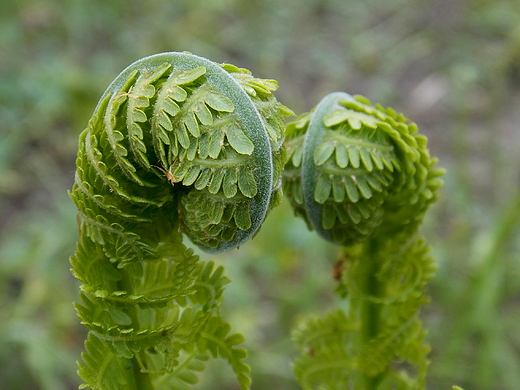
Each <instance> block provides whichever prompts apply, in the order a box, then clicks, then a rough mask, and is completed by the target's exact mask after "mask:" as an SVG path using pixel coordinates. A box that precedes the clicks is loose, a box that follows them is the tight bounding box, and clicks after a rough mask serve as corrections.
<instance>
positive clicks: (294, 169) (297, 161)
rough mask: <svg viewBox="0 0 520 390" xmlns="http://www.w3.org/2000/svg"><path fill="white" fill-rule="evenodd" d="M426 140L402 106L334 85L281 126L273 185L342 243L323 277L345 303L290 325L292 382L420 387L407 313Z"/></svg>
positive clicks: (413, 301) (434, 176)
mask: <svg viewBox="0 0 520 390" xmlns="http://www.w3.org/2000/svg"><path fill="white" fill-rule="evenodd" d="M426 144H427V142H426V138H425V137H424V136H422V135H420V134H419V133H418V130H417V126H416V125H415V124H414V123H411V122H409V121H408V120H407V119H406V118H405V117H404V116H403V115H401V114H398V113H396V112H395V111H393V110H392V109H385V108H383V107H382V106H380V105H376V106H373V105H372V104H371V103H370V102H369V101H368V100H367V99H365V98H362V97H359V96H358V97H352V96H350V95H348V94H346V93H342V92H339V93H333V94H330V95H328V96H326V97H325V98H324V99H323V100H322V101H321V102H320V103H319V104H318V106H317V107H316V108H315V109H314V110H313V111H311V112H310V113H306V114H303V115H301V116H300V117H299V118H297V119H296V121H294V122H292V123H290V124H289V125H288V126H287V140H286V148H287V152H288V162H287V164H286V169H285V171H284V190H285V192H286V193H287V194H288V196H289V199H290V201H291V204H292V206H293V208H294V211H295V213H296V214H297V215H299V216H301V217H302V218H303V219H304V220H305V221H306V223H307V225H308V226H309V228H310V229H312V230H315V231H316V232H317V233H318V234H319V235H320V236H322V237H323V238H324V239H326V240H329V241H331V242H333V243H335V244H337V245H339V246H340V247H342V248H343V249H342V256H341V257H340V259H339V260H338V261H337V262H336V264H335V265H334V270H335V279H336V280H337V281H338V282H339V286H338V288H337V291H338V293H339V294H340V295H341V296H342V297H343V298H345V299H348V301H349V308H350V309H349V312H348V315H347V314H346V313H345V314H344V315H338V314H337V312H334V313H333V314H331V315H328V316H326V317H325V318H324V319H323V320H321V319H311V320H309V321H308V322H307V323H306V324H304V325H303V326H302V327H301V328H300V329H299V330H297V331H296V332H295V334H294V339H295V341H296V343H297V344H298V346H299V347H300V349H301V351H302V356H300V357H299V358H298V359H297V360H296V361H295V363H294V371H295V373H296V375H297V377H298V379H299V380H300V383H301V384H302V386H303V387H304V389H309V390H310V389H315V388H320V389H365V390H375V389H378V390H383V389H394V388H399V389H413V390H422V389H424V388H425V377H426V368H427V366H428V359H427V354H428V351H429V347H428V345H427V344H426V343H425V342H424V336H425V331H424V330H423V329H422V325H421V323H420V321H419V317H418V313H419V310H420V308H421V306H422V305H423V304H424V303H425V302H426V301H427V297H426V296H425V294H424V291H423V288H424V285H425V283H426V282H427V281H428V280H429V279H430V278H431V277H432V276H433V272H434V268H435V267H434V265H433V263H432V260H433V259H432V258H431V256H429V253H428V252H429V249H428V247H427V245H426V243H425V242H424V240H423V239H421V238H420V237H419V236H418V234H417V232H418V227H419V224H420V222H421V220H422V218H423V216H424V213H425V212H426V210H427V209H428V207H429V205H430V204H431V203H432V202H433V201H435V199H436V198H437V193H436V192H437V190H438V188H439V187H440V186H441V184H442V182H441V181H440V179H439V178H438V177H439V176H440V175H442V174H443V170H442V169H438V168H435V165H436V163H437V160H436V159H435V158H431V157H430V155H429V152H428V149H427V148H426ZM345 324H348V326H345ZM331 362H344V364H343V365H342V366H338V365H331V364H330V363H331ZM402 362H408V363H409V365H410V366H411V367H413V369H411V370H410V369H407V367H406V366H405V365H402V364H400V363H402ZM315 367H323V369H322V370H320V371H317V370H316V369H315Z"/></svg>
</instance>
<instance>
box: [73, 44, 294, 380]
mask: <svg viewBox="0 0 520 390" xmlns="http://www.w3.org/2000/svg"><path fill="white" fill-rule="evenodd" d="M276 87H277V84H276V82H275V81H273V80H260V79H256V78H254V77H252V76H251V74H250V73H249V72H248V71H246V70H243V69H239V68H236V67H233V66H231V65H225V66H220V65H217V64H215V63H213V62H210V61H209V60H206V59H204V58H201V57H197V56H194V55H191V54H186V53H164V54H159V55H155V56H152V57H148V58H144V59H142V60H139V61H137V62H136V63H134V64H132V65H130V66H129V67H128V68H127V69H125V70H124V71H123V72H122V73H121V74H120V75H119V76H118V77H117V78H116V79H115V80H114V81H113V82H112V84H111V85H110V86H109V87H108V89H107V90H106V92H105V94H104V95H103V96H102V97H101V99H100V102H99V104H98V106H97V108H96V110H95V112H94V114H93V115H92V118H91V119H90V121H89V123H88V126H87V128H86V129H85V131H84V132H83V133H82V134H81V135H80V141H79V151H78V157H77V160H76V164H77V169H76V177H75V184H74V186H73V188H72V191H71V192H70V196H71V198H72V200H73V201H74V203H75V204H76V207H77V208H78V212H79V221H80V225H79V229H80V242H79V243H78V246H77V250H76V254H75V255H74V256H73V257H72V258H71V264H72V266H73V269H72V272H73V274H74V275H75V277H76V278H77V279H78V280H80V281H81V282H82V283H83V284H82V286H81V303H78V304H76V310H77V312H78V316H79V317H80V319H81V323H82V324H83V325H85V326H86V327H87V328H88V329H89V330H90V332H89V336H88V338H87V341H86V344H85V347H86V352H85V353H84V354H83V363H80V370H79V375H80V376H81V378H82V379H83V380H84V381H85V384H84V385H82V387H85V388H91V389H116V388H125V389H134V388H135V389H152V388H153V389H166V388H186V387H187V386H188V384H194V383H196V382H197V381H198V379H197V376H196V374H195V373H194V372H200V371H202V369H203V368H204V364H203V363H204V361H206V360H207V359H208V357H209V355H211V356H212V357H214V358H216V357H221V358H223V359H226V360H227V361H228V362H229V364H230V365H231V367H232V368H233V371H234V372H235V374H236V376H237V379H238V381H239V383H240V386H241V388H242V389H248V388H249V386H250V383H251V379H250V376H249V373H250V369H249V366H247V365H246V364H245V363H244V362H243V360H244V359H245V358H246V356H247V354H246V352H245V350H243V349H240V348H236V345H237V344H241V343H242V342H243V337H242V336H241V335H240V334H230V331H231V326H230V325H229V324H228V323H226V322H224V321H223V320H222V318H221V315H220V305H221V301H222V293H223V291H224V286H225V285H226V284H227V283H228V282H229V280H228V279H227V278H226V277H225V276H224V275H223V268H222V267H215V265H214V263H213V262H208V263H204V262H202V261H200V260H199V257H198V256H197V255H195V254H194V253H193V249H188V248H187V247H186V246H184V244H183V242H182V234H181V232H183V233H185V234H186V235H187V236H188V237H189V238H190V239H191V241H192V242H193V243H195V244H197V245H199V246H201V248H202V249H204V250H208V251H213V252H215V251H223V250H227V249H232V248H235V247H236V246H238V245H240V244H242V243H243V242H244V241H245V240H247V239H248V238H249V237H250V236H251V235H252V234H254V233H255V232H256V230H258V228H259V227H260V225H261V224H262V222H263V220H264V218H265V215H266V213H267V211H268V209H269V208H271V207H273V206H274V205H276V203H277V200H278V199H279V197H280V195H278V194H279V193H280V191H281V189H280V184H279V182H280V180H281V179H280V173H281V166H282V165H283V161H284V152H283V149H282V145H283V136H284V132H283V127H282V125H283V118H284V116H285V115H289V114H290V110H288V109H287V108H285V107H284V106H282V105H281V104H280V103H278V102H277V101H276V99H275V98H274V97H273V95H272V91H273V90H275V89H276ZM273 194H274V195H273Z"/></svg>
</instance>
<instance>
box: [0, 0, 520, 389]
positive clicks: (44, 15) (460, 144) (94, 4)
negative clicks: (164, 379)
mask: <svg viewBox="0 0 520 390" xmlns="http://www.w3.org/2000/svg"><path fill="white" fill-rule="evenodd" d="M163 51H190V52H192V53H194V54H198V55H202V56H205V57H208V58H210V59H212V60H214V61H216V62H229V63H233V64H235V65H237V66H240V67H245V68H248V69H250V70H251V71H252V72H253V74H254V75H255V76H257V77H263V78H273V79H276V80H278V81H279V83H280V88H279V91H278V93H277V97H278V98H279V100H281V101H282V102H283V103H284V104H286V105H287V106H289V107H291V108H292V109H293V110H294V111H295V112H297V113H301V112H303V111H305V110H309V109H310V108H312V107H313V106H314V105H315V104H316V103H317V102H318V101H319V100H320V99H321V98H322V97H323V96H324V95H325V94H327V93H329V92H333V91H339V90H341V91H347V92H349V93H351V94H362V95H365V96H367V97H369V98H370V99H371V100H372V101H373V102H379V103H381V104H383V105H385V106H392V107H393V108H395V109H396V110H397V111H401V112H404V113H405V115H406V116H407V117H408V118H410V119H412V120H413V121H415V122H417V124H418V125H419V128H420V129H421V131H422V132H423V133H424V134H426V135H427V136H428V138H429V146H430V150H431V152H432V154H433V155H436V156H438V157H439V158H440V165H441V166H442V167H445V168H446V169H447V171H448V173H447V175H446V176H445V186H444V187H443V189H442V194H441V198H440V200H439V201H438V202H437V203H436V204H435V206H434V207H433V209H432V210H431V213H430V214H429V215H428V217H427V219H426V221H425V223H424V226H423V233H424V234H425V235H426V236H427V237H428V239H429V241H430V243H431V246H432V251H433V253H434V254H435V256H436V261H437V263H438V267H439V268H438V272H437V276H436V278H435V279H434V280H433V281H432V282H431V283H430V284H429V286H428V289H429V294H430V296H431V297H432V302H431V303H430V304H429V305H427V306H426V307H425V309H424V311H423V313H422V315H423V319H424V323H425V326H426V327H427V328H428V329H429V333H428V340H429V342H430V343H431V345H432V354H431V366H430V374H429V381H428V389H432V390H434V389H435V390H437V389H449V388H451V385H453V384H457V385H460V386H463V387H466V389H480V390H488V389H490V390H491V389H493V390H499V389H507V390H516V389H518V388H519V386H520V385H519V384H520V248H519V247H520V239H519V238H520V237H519V234H520V229H519V220H520V197H519V191H518V187H519V180H520V175H519V170H520V164H519V162H520V153H519V152H518V149H519V147H520V131H519V127H520V2H519V1H517V0H450V1H447V0H384V1H383V0H380V1H377V0H284V1H275V0H263V1H261V0H206V1H205V0H179V1H174V0H149V1H134V0H54V1H51V0H2V4H1V6H0V388H1V389H5V390H17V389H24V390H26V389H34V390H39V389H42V390H68V389H74V388H77V386H78V384H79V379H78V378H77V376H76V373H75V371H76V360H77V359H78V358H79V355H80V352H81V350H82V348H83V345H82V343H83V340H84V338H85V333H86V331H85V329H84V328H83V327H82V326H80V325H79V321H78V319H77V317H76V316H75V312H74V309H73V307H72V301H73V300H75V299H77V297H78V283H77V282H76V281H75V280H74V279H73V277H72V276H71V274H70V272H69V263H68V257H69V256H70V255H71V254H72V253H73V251H74V247H75V241H76V238H77V228H76V218H75V209H74V206H73V204H72V202H71V201H70V200H69V198H68V196H67V192H66V191H67V189H68V188H70V187H71V185H72V181H73V175H74V160H75V154H76V149H77V138H78V135H79V133H80V131H81V130H83V128H84V127H85V126H86V123H87V120H88V118H89V117H90V115H91V113H92V111H93V109H94V107H95V105H96V103H97V100H98V98H99V97H100V96H101V94H102V92H103V91H104V89H105V88H106V86H107V85H108V84H109V83H110V81H111V80H112V79H113V78H114V77H115V76H116V75H117V74H118V73H119V72H120V71H121V70H122V69H123V68H124V67H126V66H127V65H128V64H130V63H131V62H133V61H135V60H137V59H138V58H141V57H143V56H146V55H150V54H154V53H158V52H163ZM336 255H337V250H336V248H334V247H332V246H330V245H328V244H325V243H324V242H322V241H321V240H319V239H318V238H316V237H315V236H314V235H313V234H310V233H308V232H307V231H306V228H305V226H304V224H303V223H302V222H301V221H299V220H297V219H295V218H293V216H292V212H291V210H290V209H289V207H288V205H287V203H284V204H283V205H282V206H280V207H279V208H278V209H277V210H276V211H274V212H273V213H272V215H271V216H270V218H269V220H268V221H267V223H266V224H265V226H264V227H263V229H262V231H261V232H260V234H259V235H258V236H257V237H256V238H255V239H254V240H253V241H252V242H250V243H248V244H246V245H244V246H243V247H242V249H241V250H240V251H239V252H236V251H235V252H233V253H230V254H225V255H220V256H218V257H213V260H215V261H217V262H219V263H221V264H224V265H225V267H226V272H227V274H228V275H229V277H230V278H231V279H232V280H233V283H232V284H231V285H230V286H229V287H228V289H227V291H226V294H225V307H224V311H225V316H226V318H227V319H228V320H229V321H230V322H231V323H232V324H233V326H234V330H235V331H237V332H241V333H243V334H245V335H246V338H247V342H246V346H247V348H249V350H250V357H249V360H248V362H249V364H250V365H251V366H252V369H253V389H263V388H270V389H281V390H289V389H291V390H292V389H298V388H299V387H298V385H297V383H296V382H295V380H294V377H293V375H292V371H291V368H290V362H291V360H292V359H293V357H294V356H295V354H296V350H295V347H294V346H293V344H292V342H291V340H290V332H291V329H293V328H294V327H295V326H296V325H297V324H298V321H299V320H300V319H301V318H303V317H305V316H306V315H309V314H311V313H315V314H323V313H325V311H326V310H327V309H328V308H331V307H335V306H336V305H338V301H337V299H336V298H335V297H334V295H333V290H334V287H335V285H334V281H333V279H332V276H331V267H332V263H333V262H334V259H335V257H336ZM195 388H196V389H237V385H236V382H235V380H234V379H233V376H232V373H231V370H230V369H229V368H227V367H226V366H225V364H223V363H221V362H219V361H214V362H212V363H211V364H210V365H209V367H208V368H207V370H206V371H205V372H204V374H203V375H202V376H201V380H200V383H199V384H198V385H197V386H195Z"/></svg>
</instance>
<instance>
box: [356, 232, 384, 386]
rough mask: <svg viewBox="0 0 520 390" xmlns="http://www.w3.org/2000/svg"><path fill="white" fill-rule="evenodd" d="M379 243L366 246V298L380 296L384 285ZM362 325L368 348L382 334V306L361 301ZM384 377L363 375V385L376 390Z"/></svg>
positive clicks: (362, 335) (373, 240) (362, 334)
mask: <svg viewBox="0 0 520 390" xmlns="http://www.w3.org/2000/svg"><path fill="white" fill-rule="evenodd" d="M378 247H379V243H378V241H377V239H372V240H370V241H369V242H367V244H366V248H367V252H368V256H367V258H366V259H364V260H365V261H367V264H366V267H365V273H364V275H363V281H362V283H363V285H362V288H363V291H364V293H365V295H366V296H369V297H377V296H379V294H380V292H381V290H382V285H381V283H382V282H381V280H379V278H378V277H377V274H378V272H379V269H380V267H381V263H382V262H381V258H380V253H379V251H378ZM359 314H360V320H361V321H360V323H361V348H364V347H365V346H367V345H368V344H369V343H370V342H371V341H372V340H373V339H374V338H376V337H377V335H378V334H379V332H380V327H381V304H380V303H376V302H373V301H372V300H369V299H363V298H362V299H361V302H360V311H359ZM381 378H382V375H381V374H379V375H376V376H371V375H367V374H363V383H364V389H365V390H376V389H377V387H378V385H379V383H380V381H381Z"/></svg>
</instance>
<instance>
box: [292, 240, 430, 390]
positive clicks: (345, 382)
mask: <svg viewBox="0 0 520 390" xmlns="http://www.w3.org/2000/svg"><path fill="white" fill-rule="evenodd" d="M366 244H367V245H368V244H369V243H366ZM372 244H373V243H372ZM402 244H403V242H395V241H390V240H389V241H387V242H386V243H385V244H384V245H382V246H381V247H380V248H379V249H378V251H379V253H377V254H374V253H373V252H372V254H371V255H369V254H368V253H369V252H368V251H363V250H361V251H360V250H359V248H355V249H354V248H350V249H345V251H346V252H347V253H346V256H345V259H344V260H343V261H345V262H346V264H345V267H346V268H347V269H348V272H345V273H344V274H343V275H341V283H342V284H344V287H345V289H346V290H347V291H348V292H349V297H350V300H351V302H350V307H349V311H348V315H347V314H346V313H345V312H343V311H341V310H336V311H333V312H331V313H329V314H327V315H326V316H324V317H322V318H319V317H318V318H313V319H311V320H309V321H307V322H306V323H304V324H302V325H301V326H300V327H299V328H298V329H297V330H296V331H295V332H294V333H293V340H294V341H295V342H296V344H297V345H298V347H299V348H300V352H301V355H300V356H299V357H298V358H297V359H296V360H295V362H294V366H293V369H294V372H295V374H296V376H297V378H298V380H299V382H300V384H301V385H302V386H303V388H304V389H358V388H365V386H366V381H367V378H369V379H368V380H370V378H374V380H377V381H378V383H379V385H378V387H377V388H378V389H394V388H403V389H408V390H410V389H414V390H420V389H424V388H425V378H426V369H427V366H428V359H427V355H428V353H429V351H430V349H429V346H428V345H427V344H426V342H425V333H426V332H425V331H424V329H423V327H422V324H421V321H420V318H419V311H420V308H421V306H422V305H423V304H424V303H425V302H427V301H428V297H427V296H426V295H425V292H424V285H425V284H426V282H427V281H428V280H430V279H431V278H432V277H433V274H434V271H435V266H434V264H433V259H432V256H431V255H430V252H429V248H428V246H427V245H426V243H425V241H424V240H423V239H414V240H412V241H411V242H408V243H407V244H406V245H404V246H403V245H402ZM374 255H376V256H379V257H378V258H384V259H385V261H384V262H383V264H381V267H379V268H378V269H379V272H378V274H377V275H376V276H375V278H376V280H377V281H372V285H371V286H367V285H362V283H361V281H362V280H363V279H366V277H367V275H366V272H367V263H369V262H373V261H374ZM369 277H372V276H369ZM372 280H373V279H372ZM376 283H377V285H378V286H380V288H378V291H377V294H375V293H374V292H373V291H371V289H372V288H373V285H374V284H376ZM360 302H370V304H371V305H373V307H376V308H377V309H376V310H377V311H379V312H380V316H379V319H378V322H377V324H375V323H363V321H366V318H365V317H364V315H365V314H364V310H366V309H364V308H363V307H364V303H360ZM373 327H376V329H378V331H377V332H376V333H375V334H373V335H371V336H370V337H369V338H367V335H366V329H367V328H373Z"/></svg>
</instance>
